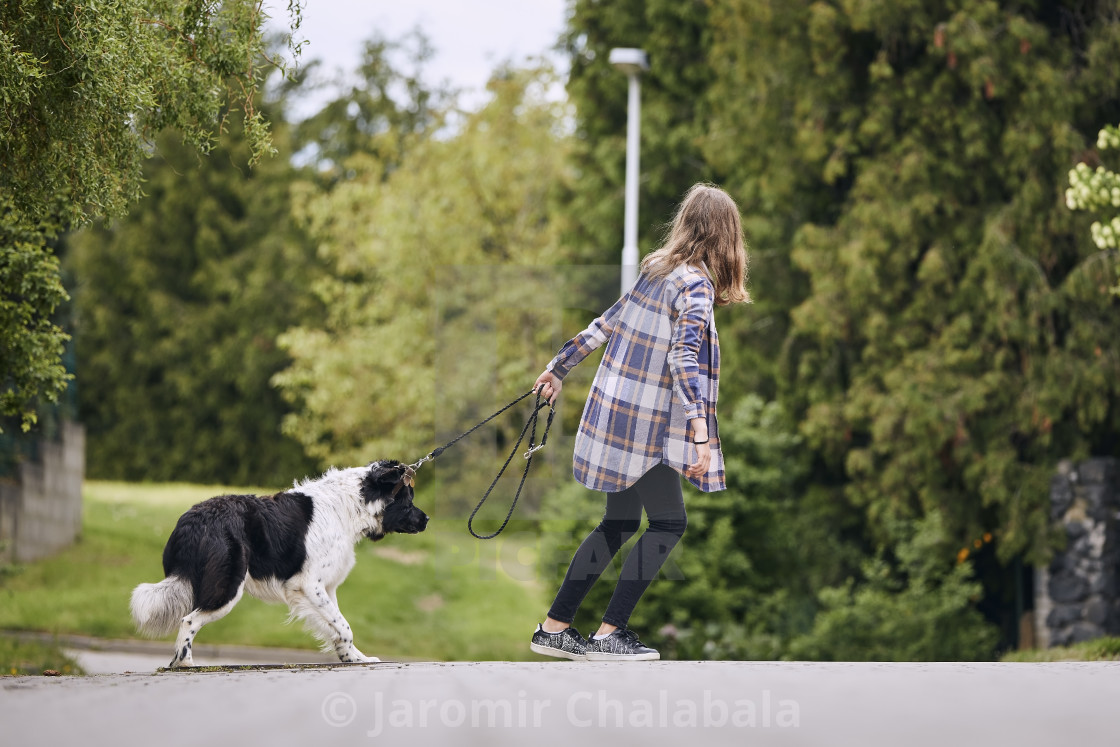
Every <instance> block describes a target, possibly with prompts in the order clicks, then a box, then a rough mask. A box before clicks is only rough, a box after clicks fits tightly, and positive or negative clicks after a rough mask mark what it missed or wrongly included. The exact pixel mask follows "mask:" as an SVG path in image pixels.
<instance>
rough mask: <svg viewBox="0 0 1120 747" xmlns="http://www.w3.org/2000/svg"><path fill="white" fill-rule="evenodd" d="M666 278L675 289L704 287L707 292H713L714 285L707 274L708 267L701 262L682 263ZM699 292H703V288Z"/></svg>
mask: <svg viewBox="0 0 1120 747" xmlns="http://www.w3.org/2000/svg"><path fill="white" fill-rule="evenodd" d="M666 280H668V281H669V282H670V283H671V284H672V285H673V286H674V288H676V290H677V291H684V290H688V289H696V290H701V289H706V290H707V291H708V292H711V293H714V292H715V285H714V284H713V283H712V278H711V276H710V275H709V274H708V268H706V267H704V265H703V264H701V265H690V264H688V263H682V264H680V265H678V266H677V268H676V269H675V270H673V271H672V272H670V273H669V275H668V276H667V277H666ZM701 292H703V290H701Z"/></svg>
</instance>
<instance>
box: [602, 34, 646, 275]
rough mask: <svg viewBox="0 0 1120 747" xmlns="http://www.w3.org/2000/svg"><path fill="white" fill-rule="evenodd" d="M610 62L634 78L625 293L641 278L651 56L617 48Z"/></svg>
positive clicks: (629, 106) (628, 159)
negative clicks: (645, 98) (641, 156)
mask: <svg viewBox="0 0 1120 747" xmlns="http://www.w3.org/2000/svg"><path fill="white" fill-rule="evenodd" d="M608 59H609V61H610V63H611V64H612V65H614V66H615V67H616V68H618V69H619V70H621V71H622V72H624V73H626V77H627V78H628V79H629V81H630V91H629V99H628V103H627V106H626V207H625V213H624V224H623V237H622V293H623V294H625V293H626V292H627V291H628V290H630V287H631V286H633V285H634V281H636V280H637V279H638V149H639V147H640V139H639V136H640V133H641V126H642V121H641V120H642V84H641V80H640V76H641V74H642V73H644V72H646V71H647V70H649V55H647V54H646V53H645V52H644V51H643V50H641V49H631V48H629V47H615V48H614V49H612V50H611V53H610V57H609V58H608Z"/></svg>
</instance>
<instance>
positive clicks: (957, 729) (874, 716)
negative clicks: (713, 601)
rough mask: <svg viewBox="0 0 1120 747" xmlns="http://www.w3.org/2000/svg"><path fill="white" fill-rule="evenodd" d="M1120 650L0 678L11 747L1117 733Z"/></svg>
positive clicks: (994, 741)
mask: <svg viewBox="0 0 1120 747" xmlns="http://www.w3.org/2000/svg"><path fill="white" fill-rule="evenodd" d="M1118 702H1120V662H1095V663H1055V664H997V663H966V664H942V663H926V664H875V663H872V664H851V663H826V664H820V663H812V664H810V663H778V662H652V663H644V664H643V663H629V664H610V663H574V662H573V663H568V662H540V663H524V662H522V663H507V662H481V663H446V664H438V663H407V664H390V663H383V664H374V665H360V666H351V667H339V668H334V669H304V670H271V671H240V672H192V673H159V674H118V675H101V676H91V677H84V678H83V677H60V678H48V677H19V678H15V677H6V678H0V724H2V728H0V735H2V738H0V743H2V744H3V745H5V746H7V745H11V746H12V747H16V746H18V747H25V746H28V747H30V746H33V745H63V744H74V745H82V746H83V747H99V746H101V745H105V746H106V747H132V746H133V745H136V746H137V747H138V746H139V745H150V744H158V745H161V747H163V746H166V747H174V746H176V745H184V746H186V745H189V746H190V747H199V745H203V746H205V747H221V746H224V745H236V746H237V747H249V746H252V745H258V744H262V745H263V744H268V745H276V746H278V747H279V746H282V745H289V744H300V745H316V746H319V745H324V746H326V745H336V744H338V745H342V744H347V745H353V744H371V745H372V744H376V745H393V744H402V745H405V744H407V745H457V744H470V745H475V744H477V745H486V746H487V747H501V746H503V745H517V747H525V746H527V745H532V746H535V745H565V747H571V746H573V745H574V746H575V747H590V746H591V745H599V744H602V745H612V746H613V745H628V744H634V745H638V744H641V745H662V744H663V745H673V746H674V747H698V746H699V745H704V746H705V747H706V746H707V745H717V744H727V745H736V746H740V745H813V746H814V747H816V746H818V745H828V747H843V746H845V745H851V746H852V747H874V746H877V745H883V746H885V747H902V746H903V745H906V746H908V747H924V746H925V745H930V746H931V747H932V746H933V745H937V746H938V747H941V746H942V745H1001V746H1002V745H1007V746H1008V747H1033V746H1034V745H1038V746H1039V747H1041V746H1042V745H1047V746H1050V745H1077V746H1078V747H1090V746H1092V745H1115V744H1117V743H1118V742H1120V737H1118V734H1120V726H1117V724H1116V723H1115V720H1114V719H1111V718H1110V715H1111V714H1112V713H1114V712H1115V708H1116V704H1117V703H1118Z"/></svg>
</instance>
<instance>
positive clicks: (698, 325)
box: [669, 280, 715, 441]
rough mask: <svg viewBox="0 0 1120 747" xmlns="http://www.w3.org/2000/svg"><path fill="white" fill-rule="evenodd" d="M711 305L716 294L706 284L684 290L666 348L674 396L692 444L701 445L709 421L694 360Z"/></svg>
mask: <svg viewBox="0 0 1120 747" xmlns="http://www.w3.org/2000/svg"><path fill="white" fill-rule="evenodd" d="M714 302H715V292H714V291H713V290H712V286H711V284H710V283H709V282H708V281H707V280H698V281H697V282H695V283H693V284H691V285H689V286H687V287H686V288H684V289H683V290H682V291H681V293H680V295H678V296H677V299H676V301H674V302H673V308H674V309H675V310H676V312H677V318H676V321H675V322H674V323H673V335H672V340H671V342H670V347H669V372H670V373H671V374H672V376H673V393H674V395H675V396H676V397H677V400H678V401H679V402H680V403H681V404H682V405H683V406H684V416H685V419H686V420H689V421H691V424H692V430H693V433H692V438H693V440H701V441H702V440H704V439H705V438H706V437H707V434H708V419H707V408H706V405H705V402H704V393H703V389H702V388H701V382H700V364H699V363H698V361H697V357H698V355H699V353H700V345H701V344H702V342H703V340H704V328H705V327H706V326H707V325H708V319H709V317H711V315H712V306H713V304H714Z"/></svg>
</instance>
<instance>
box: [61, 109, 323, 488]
mask: <svg viewBox="0 0 1120 747" xmlns="http://www.w3.org/2000/svg"><path fill="white" fill-rule="evenodd" d="M272 120H273V122H274V135H273V137H274V140H275V142H276V144H277V146H278V147H279V149H280V151H281V153H282V154H283V155H285V156H287V155H290V152H291V148H290V146H289V145H288V143H289V130H288V127H287V126H286V125H285V124H284V122H283V118H282V117H281V116H279V115H273V116H272ZM249 148H250V144H249V142H248V141H247V139H246V138H245V136H244V133H243V131H242V130H241V129H240V128H239V127H236V126H235V127H231V130H230V132H229V133H228V134H227V135H225V136H223V137H222V139H221V142H220V144H219V145H218V146H217V147H216V148H214V150H212V151H211V153H210V154H209V155H208V156H206V157H204V158H200V157H199V156H198V154H197V153H196V152H195V151H194V149H193V148H191V147H189V146H185V145H183V144H181V143H179V142H178V138H177V137H176V136H174V135H172V134H168V135H165V136H163V137H161V138H160V139H159V142H158V154H157V155H156V156H155V157H153V158H152V159H150V160H149V161H148V162H147V163H146V164H145V168H144V173H145V188H146V191H147V195H146V196H145V197H144V199H142V200H141V201H140V202H139V204H138V205H137V206H136V207H135V208H134V209H133V210H132V212H131V213H130V214H129V215H128V216H127V217H125V218H122V219H120V220H118V221H115V222H113V223H112V224H107V225H98V226H96V227H94V228H91V229H89V230H87V231H84V232H82V233H80V234H77V235H75V236H73V237H72V238H71V239H70V240H69V244H70V256H69V257H68V262H69V265H70V266H71V267H72V268H73V271H74V273H75V275H76V277H77V278H78V282H79V285H78V287H77V290H76V291H75V303H76V307H77V314H78V324H79V327H78V333H77V336H76V337H77V343H78V344H77V352H78V370H79V375H78V376H79V397H80V405H81V415H82V420H83V421H84V422H85V424H86V429H87V454H88V456H87V471H88V473H89V474H90V475H91V476H94V477H99V478H110V479H125V480H188V481H196V482H203V483H208V484H210V483H224V484H238V485H248V484H262V485H273V486H277V485H284V484H288V483H290V481H291V480H292V479H293V477H299V476H302V475H304V474H307V473H308V472H311V471H313V470H314V469H315V464H314V462H313V461H311V460H310V459H308V458H307V457H306V456H304V454H303V450H302V447H301V445H300V444H299V443H297V442H296V441H294V440H292V439H289V438H287V437H286V436H283V435H282V434H281V431H280V423H281V419H282V417H283V416H284V414H285V413H286V412H287V410H288V408H287V406H286V405H285V403H284V402H283V400H282V399H281V398H280V395H279V394H278V393H277V392H276V391H275V390H274V389H273V388H272V386H271V384H270V381H269V380H270V378H271V377H272V375H273V374H275V373H276V372H277V371H279V370H280V369H281V368H283V367H284V366H285V365H286V364H287V362H288V357H287V355H286V354H285V353H284V352H283V351H282V350H281V349H280V348H279V347H278V345H277V344H276V338H277V336H279V334H280V333H281V332H282V331H284V330H285V329H287V328H288V327H289V326H291V325H293V324H298V323H305V322H307V321H308V320H309V319H315V318H321V316H322V315H323V310H322V307H321V306H320V305H319V303H318V301H317V299H316V298H315V296H314V294H313V293H312V290H311V286H310V279H311V278H312V277H314V274H315V272H316V267H317V260H316V259H315V256H314V250H313V249H310V248H309V242H308V240H307V238H306V236H304V235H303V234H302V233H301V232H300V231H299V229H298V228H297V227H296V226H295V225H294V224H293V221H292V218H291V211H292V198H291V191H292V189H293V186H294V183H295V182H296V181H297V179H298V178H299V173H298V172H297V171H296V170H295V169H293V168H292V167H291V166H290V165H289V164H288V161H287V158H276V159H269V160H266V161H263V162H262V163H261V164H260V165H259V166H258V167H257V168H256V169H254V170H253V171H249V170H248V169H247V168H246V167H245V166H244V165H243V164H244V163H245V162H246V160H247V159H248V157H249Z"/></svg>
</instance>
